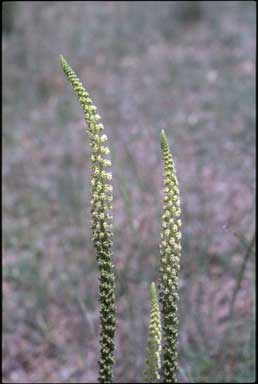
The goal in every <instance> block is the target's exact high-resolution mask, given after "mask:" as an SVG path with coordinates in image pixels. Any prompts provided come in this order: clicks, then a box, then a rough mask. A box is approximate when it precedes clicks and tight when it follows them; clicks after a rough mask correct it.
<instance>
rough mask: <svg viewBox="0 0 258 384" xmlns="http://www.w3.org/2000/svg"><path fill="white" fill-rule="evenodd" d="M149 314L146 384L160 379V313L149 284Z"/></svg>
mask: <svg viewBox="0 0 258 384" xmlns="http://www.w3.org/2000/svg"><path fill="white" fill-rule="evenodd" d="M150 291H151V314H150V324H149V338H148V343H147V359H146V363H145V364H146V370H145V379H146V382H147V383H154V382H157V380H159V379H160V375H159V371H160V353H161V323H160V311H159V303H158V298H157V292H156V286H155V283H152V284H151V289H150Z"/></svg>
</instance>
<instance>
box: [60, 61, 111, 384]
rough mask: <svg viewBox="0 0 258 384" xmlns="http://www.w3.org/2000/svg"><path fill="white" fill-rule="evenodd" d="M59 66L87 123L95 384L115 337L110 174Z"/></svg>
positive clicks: (94, 127) (95, 117)
mask: <svg viewBox="0 0 258 384" xmlns="http://www.w3.org/2000/svg"><path fill="white" fill-rule="evenodd" d="M60 62H61V65H62V68H63V71H64V73H65V75H66V76H67V78H68V80H69V81H70V83H71V84H72V87H73V89H74V91H75V93H76V95H77V97H78V99H79V101H80V104H81V107H82V109H83V112H84V116H85V120H86V122H87V132H88V134H89V141H90V146H91V162H92V177H91V220H92V238H93V244H94V246H95V249H96V253H97V262H98V266H99V274H100V277H99V280H100V283H99V302H100V327H101V329H100V359H99V382H100V383H104V382H105V383H106V382H111V381H112V370H113V364H114V335H115V314H116V308H115V281H114V270H113V269H114V267H113V265H112V236H113V231H112V200H113V194H112V190H113V188H112V185H111V183H110V182H111V180H112V173H111V172H110V171H108V170H107V169H108V168H110V167H111V161H110V159H109V158H107V157H106V156H108V155H109V154H110V150H109V148H108V146H107V136H106V135H105V134H103V130H104V126H103V124H102V123H101V122H100V119H101V117H100V115H99V114H97V111H96V107H95V106H94V105H93V103H92V100H91V99H90V97H89V95H88V93H87V92H86V91H85V89H84V87H83V86H82V84H81V82H80V81H79V79H78V77H77V76H76V74H75V73H74V71H73V70H72V69H71V68H70V66H69V65H68V63H67V62H66V60H65V59H64V58H63V56H62V55H61V56H60Z"/></svg>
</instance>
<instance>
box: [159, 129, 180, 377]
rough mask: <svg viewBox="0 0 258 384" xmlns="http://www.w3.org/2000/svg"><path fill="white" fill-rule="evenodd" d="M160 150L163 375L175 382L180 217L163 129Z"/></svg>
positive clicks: (177, 196) (173, 170)
mask: <svg viewBox="0 0 258 384" xmlns="http://www.w3.org/2000/svg"><path fill="white" fill-rule="evenodd" d="M161 150H162V155H163V161H164V169H165V173H164V176H165V179H164V186H165V188H164V198H163V201H164V205H163V214H162V230H161V244H160V284H159V288H160V291H159V298H160V302H161V312H162V314H163V337H164V356H163V367H162V375H163V379H164V382H166V383H168V382H169V383H171V382H176V367H177V351H176V342H177V333H178V318H177V299H178V293H177V291H178V271H179V268H180V266H179V262H180V255H181V253H180V252H181V244H180V239H181V231H180V227H181V220H180V214H181V209H180V199H179V189H178V180H177V176H176V171H175V165H174V162H173V159H172V156H171V153H170V150H169V146H168V140H167V136H166V133H165V132H164V131H162V132H161Z"/></svg>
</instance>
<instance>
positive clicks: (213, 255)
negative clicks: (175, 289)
mask: <svg viewBox="0 0 258 384" xmlns="http://www.w3.org/2000/svg"><path fill="white" fill-rule="evenodd" d="M255 8H256V4H255V2H252V1H225V2H224V1H221V2H215V1H205V2H202V1H194V2H191V1H173V2H172V1H164V2H159V1H155V2H152V1H146V2H141V1H139V2H123V1H119V2H112V1H109V2H102V1H95V2H91V1H87V2H80V1H74V2H56V1H39V2H26V1H23V2H3V26H2V28H3V38H2V44H3V58H2V62H3V169H2V178H3V201H2V207H3V242H4V243H3V249H4V258H3V279H4V280H3V320H4V325H3V334H4V337H3V352H4V360H3V374H4V382H6V383H37V382H44V383H51V382H55V383H74V382H78V383H85V382H92V381H93V382H94V381H96V377H97V362H96V361H97V358H96V356H97V354H98V348H99V346H98V322H99V318H98V301H97V289H98V279H97V276H98V275H97V265H96V261H95V253H94V251H93V249H92V245H91V233H90V217H89V176H90V171H89V169H90V161H89V143H88V137H87V134H86V132H85V124H84V120H83V115H82V112H81V110H80V106H79V104H78V102H77V101H76V98H75V96H74V94H73V91H72V89H71V87H70V85H69V84H68V83H67V80H66V78H65V77H64V75H63V73H62V70H61V68H60V65H59V62H58V56H59V54H60V53H62V54H63V55H64V56H65V57H66V58H67V60H68V62H69V63H70V64H71V66H72V67H73V68H74V70H75V71H76V72H77V74H78V75H79V77H80V79H81V81H82V82H83V84H84V85H85V86H86V88H87V90H88V91H89V93H90V94H91V97H92V99H93V100H94V102H95V104H96V105H97V106H98V110H99V113H100V114H101V115H102V117H103V123H104V125H105V127H106V132H107V134H108V136H109V139H110V141H109V142H110V146H111V150H112V160H113V178H114V191H115V201H114V226H115V237H114V264H115V267H116V274H117V316H118V321H117V334H116V344H117V347H116V364H115V368H114V381H116V382H120V383H123V382H141V381H142V377H143V365H144V359H145V345H146V337H147V327H148V316H149V311H150V302H149V284H150V282H151V281H157V274H158V265H159V233H160V213H161V196H162V192H161V191H162V162H161V153H160V144H159V135H160V131H161V129H162V128H164V129H166V131H167V133H168V137H169V142H170V146H171V150H172V153H173V155H174V159H175V163H176V168H177V173H178V178H179V182H180V185H181V196H182V197H181V200H182V211H183V252H182V264H181V265H182V268H181V278H180V335H179V372H178V380H179V381H180V382H251V381H254V379H255V376H254V375H255V366H254V360H255V351H254V349H255V345H254V338H255V337H254V336H255V328H254V327H255V322H254V305H255V304H254V299H255V297H254V279H255V276H254V250H253V248H254V247H253V240H252V239H253V236H254V233H255V216H254V210H255V118H256V116H255V49H256V40H255V26H256V18H255V11H256V9H255Z"/></svg>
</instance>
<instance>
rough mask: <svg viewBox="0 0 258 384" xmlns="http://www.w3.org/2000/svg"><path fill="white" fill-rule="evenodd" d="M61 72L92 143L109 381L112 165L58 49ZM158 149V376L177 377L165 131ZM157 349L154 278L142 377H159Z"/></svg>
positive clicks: (175, 245) (173, 200)
mask: <svg viewBox="0 0 258 384" xmlns="http://www.w3.org/2000/svg"><path fill="white" fill-rule="evenodd" d="M60 62H61V65H62V68H63V71H64V73H65V75H66V76H67V78H68V80H69V81H70V83H71V85H72V87H73V89H74V91H75V93H76V95H77V97H78V99H79V101H80V104H81V107H82V109H83V112H84V116H85V120H86V122H87V132H88V135H89V142H90V147H91V163H92V174H91V227H92V239H93V244H94V247H95V249H96V258H97V263H98V267H99V303H100V357H99V361H98V363H99V377H98V380H99V382H100V383H110V382H112V376H113V364H114V336H115V325H116V307H115V278H114V267H113V264H112V237H113V232H112V220H113V217H112V199H113V194H112V190H113V189H112V185H111V180H112V173H111V172H107V171H106V168H107V167H110V166H111V161H110V159H108V158H106V157H105V156H106V155H109V154H110V150H109V148H108V146H107V136H106V135H105V134H103V132H102V131H103V130H104V126H103V124H101V123H100V119H101V117H100V116H99V114H97V113H96V107H95V106H94V105H93V103H92V100H91V99H90V97H89V94H88V93H87V92H86V90H85V89H84V87H83V86H82V84H81V82H80V81H79V79H78V77H77V76H76V74H75V73H74V71H73V70H72V69H71V68H70V66H69V65H68V63H67V62H66V60H65V59H64V57H63V56H62V55H60ZM161 150H162V156H163V161H164V170H165V174H164V176H165V179H164V185H165V188H164V199H163V200H164V205H163V213H162V230H161V243H160V268H159V301H160V303H161V313H162V330H163V340H164V344H163V346H162V353H163V363H162V367H161V376H162V382H170V383H173V382H176V367H177V352H176V343H177V333H178V318H177V299H178V293H177V292H178V272H179V263H180V252H181V244H180V239H181V231H180V227H181V220H180V214H181V210H180V200H179V189H178V181H177V176H176V172H175V165H174V162H173V160H172V156H171V153H170V150H169V146H168V141H167V136H166V134H165V132H164V131H162V132H161ZM160 354H161V315H160V309H159V302H158V299H157V292H156V287H155V284H154V283H152V284H151V314H150V324H149V337H148V343H147V358H146V369H145V372H144V376H145V379H146V381H147V382H158V381H159V379H160V365H161V363H160Z"/></svg>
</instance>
